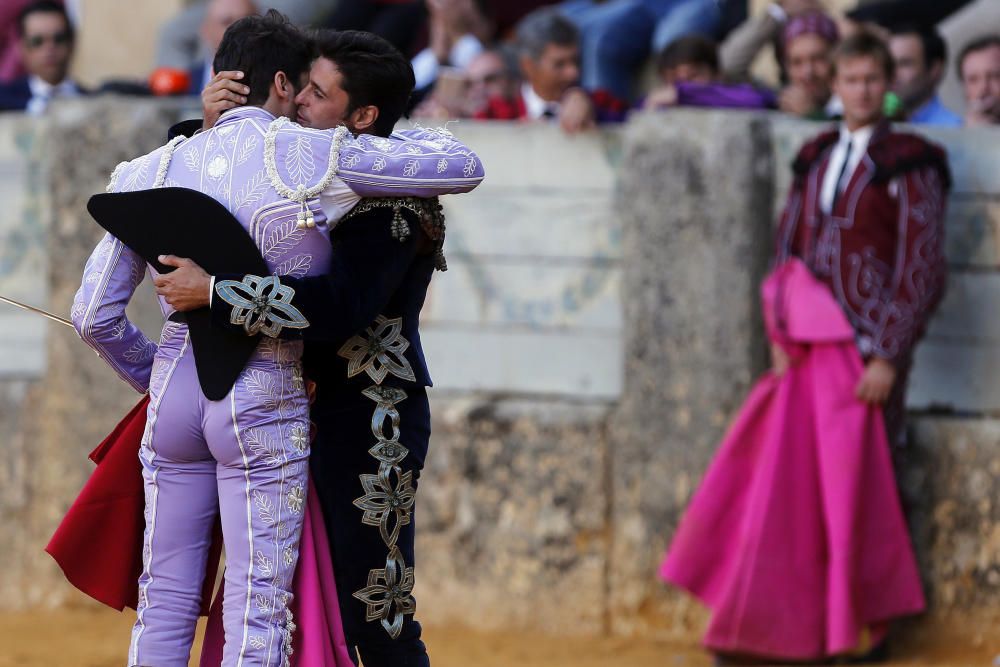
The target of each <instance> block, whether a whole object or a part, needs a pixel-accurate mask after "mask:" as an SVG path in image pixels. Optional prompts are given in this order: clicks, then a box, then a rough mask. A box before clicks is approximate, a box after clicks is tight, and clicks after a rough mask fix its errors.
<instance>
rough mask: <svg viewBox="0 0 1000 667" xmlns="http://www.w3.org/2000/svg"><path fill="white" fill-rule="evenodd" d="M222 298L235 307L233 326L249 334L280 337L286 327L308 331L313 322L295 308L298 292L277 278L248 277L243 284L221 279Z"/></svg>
mask: <svg viewBox="0 0 1000 667" xmlns="http://www.w3.org/2000/svg"><path fill="white" fill-rule="evenodd" d="M215 292H216V294H218V295H219V297H220V298H221V299H222V300H223V301H225V302H226V303H228V304H229V305H231V306H233V312H232V314H231V315H230V317H229V321H230V322H231V323H232V324H235V325H238V326H242V327H243V329H244V330H245V331H246V332H247V333H248V334H249V335H251V336H252V335H255V334H257V333H262V334H264V335H265V336H270V337H271V338H277V337H278V335H279V334H281V330H282V329H284V328H286V327H287V328H289V329H305V328H306V327H308V326H309V321H308V320H307V319H306V318H305V316H304V315H303V314H302V313H301V312H300V311H299V309H298V308H296V307H295V306H293V305H292V299H293V298H294V297H295V290H293V289H292V288H291V287H288V286H287V285H282V284H281V282H280V281H279V280H278V277H277V276H267V277H264V278H261V277H260V276H246V277H245V278H243V280H242V282H240V281H236V280H221V281H219V282H217V283H216V284H215Z"/></svg>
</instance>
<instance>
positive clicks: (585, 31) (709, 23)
mask: <svg viewBox="0 0 1000 667" xmlns="http://www.w3.org/2000/svg"><path fill="white" fill-rule="evenodd" d="M719 5H720V3H719V2H717V0H566V1H565V2H563V3H562V4H561V5H560V10H561V11H562V12H563V14H565V16H566V17H567V18H569V19H570V20H571V21H573V23H574V24H575V25H576V26H577V28H578V29H579V30H580V49H581V57H582V79H583V85H584V87H586V88H587V89H588V90H603V91H607V92H608V93H610V94H612V95H614V96H615V97H617V98H618V99H620V100H629V99H632V95H631V92H632V91H631V84H632V79H633V78H634V76H635V74H636V72H637V71H638V70H639V68H640V67H641V66H642V64H643V62H645V60H646V58H648V57H649V54H650V53H659V52H660V51H661V50H662V49H664V48H665V47H666V46H667V44H669V43H671V42H673V41H674V40H676V39H678V38H680V37H683V36H685V35H689V34H694V33H698V34H703V35H713V36H714V35H715V33H716V30H717V29H718V27H719V24H720V17H721V14H720V6H719Z"/></svg>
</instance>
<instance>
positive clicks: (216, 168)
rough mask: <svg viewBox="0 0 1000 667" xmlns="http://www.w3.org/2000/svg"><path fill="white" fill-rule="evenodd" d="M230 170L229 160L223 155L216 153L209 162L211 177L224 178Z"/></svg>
mask: <svg viewBox="0 0 1000 667" xmlns="http://www.w3.org/2000/svg"><path fill="white" fill-rule="evenodd" d="M228 171H229V160H227V159H226V158H225V156H223V155H216V156H215V157H214V158H212V161H211V162H209V163H208V175H209V177H210V178H222V177H223V176H225V175H226V172H228Z"/></svg>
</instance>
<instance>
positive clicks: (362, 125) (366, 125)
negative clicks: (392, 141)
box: [351, 104, 378, 134]
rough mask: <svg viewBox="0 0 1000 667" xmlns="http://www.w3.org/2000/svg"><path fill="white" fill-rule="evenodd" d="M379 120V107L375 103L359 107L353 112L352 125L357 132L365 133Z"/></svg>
mask: <svg viewBox="0 0 1000 667" xmlns="http://www.w3.org/2000/svg"><path fill="white" fill-rule="evenodd" d="M377 120H378V107H377V106H375V105H374V104H369V105H368V106H365V107H359V108H357V109H355V110H354V111H353V112H352V113H351V127H352V128H353V130H354V133H355V134H364V133H365V132H368V131H369V130H371V128H372V127H373V126H374V125H375V121H377Z"/></svg>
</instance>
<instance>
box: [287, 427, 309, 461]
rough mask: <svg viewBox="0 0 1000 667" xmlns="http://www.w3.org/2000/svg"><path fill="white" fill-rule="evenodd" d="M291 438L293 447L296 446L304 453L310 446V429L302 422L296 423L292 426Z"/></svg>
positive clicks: (297, 449) (300, 452) (296, 449)
mask: <svg viewBox="0 0 1000 667" xmlns="http://www.w3.org/2000/svg"><path fill="white" fill-rule="evenodd" d="M289 439H290V440H291V442H292V447H294V448H295V451H297V452H298V453H299V454H302V453H304V452H305V451H306V449H307V448H308V447H309V429H307V428H306V427H305V426H303V425H302V424H296V425H295V426H293V427H292V432H291V435H290V436H289Z"/></svg>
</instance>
